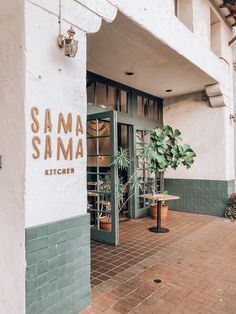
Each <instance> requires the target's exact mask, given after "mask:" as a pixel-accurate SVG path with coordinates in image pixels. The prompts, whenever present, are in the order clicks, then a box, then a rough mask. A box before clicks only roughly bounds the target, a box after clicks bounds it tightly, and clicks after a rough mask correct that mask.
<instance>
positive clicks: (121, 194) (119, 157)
mask: <svg viewBox="0 0 236 314" xmlns="http://www.w3.org/2000/svg"><path fill="white" fill-rule="evenodd" d="M111 166H117V168H118V170H128V169H129V167H130V159H129V156H128V150H127V149H123V148H122V147H120V148H119V151H118V152H117V154H116V155H115V156H114V157H113V161H112V164H111ZM100 184H101V189H100V191H101V192H105V193H107V194H104V197H103V203H104V207H105V211H106V214H105V215H106V217H107V218H108V220H111V195H110V194H109V193H110V192H111V177H110V176H105V177H104V179H103V180H101V181H100ZM129 186H130V190H131V191H132V192H131V193H130V195H129V196H128V197H127V198H126V199H125V194H126V191H127V189H128V187H129ZM135 189H142V182H141V178H140V177H138V176H137V171H136V172H135V173H133V174H132V175H131V176H130V178H129V180H128V181H127V182H125V178H124V177H123V176H122V175H119V176H118V193H117V200H118V208H119V212H121V211H122V210H123V209H124V208H125V206H126V204H127V203H128V201H129V200H130V198H131V197H133V195H134V193H135V192H134V191H135ZM101 215H102V214H101Z"/></svg>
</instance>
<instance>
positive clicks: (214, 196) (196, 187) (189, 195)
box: [165, 179, 235, 216]
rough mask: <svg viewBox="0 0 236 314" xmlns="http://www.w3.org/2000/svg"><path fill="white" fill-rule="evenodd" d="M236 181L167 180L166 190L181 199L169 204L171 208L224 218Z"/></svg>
mask: <svg viewBox="0 0 236 314" xmlns="http://www.w3.org/2000/svg"><path fill="white" fill-rule="evenodd" d="M234 188H235V181H234V180H231V181H214V180H183V179H165V190H166V191H168V193H169V194H173V195H178V196H180V199H179V200H177V201H172V202H169V205H170V208H171V209H174V210H179V211H185V212H190V213H197V214H206V215H213V216H223V215H224V209H225V206H226V203H227V200H228V197H229V196H230V194H231V193H232V192H233V191H234Z"/></svg>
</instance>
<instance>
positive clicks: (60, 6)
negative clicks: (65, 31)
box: [58, 0, 62, 35]
mask: <svg viewBox="0 0 236 314" xmlns="http://www.w3.org/2000/svg"><path fill="white" fill-rule="evenodd" d="M61 1H62V0H59V18H58V24H59V34H60V35H61V15H62V14H61V12H62V3H61Z"/></svg>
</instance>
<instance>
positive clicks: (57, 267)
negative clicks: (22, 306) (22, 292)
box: [25, 214, 91, 314]
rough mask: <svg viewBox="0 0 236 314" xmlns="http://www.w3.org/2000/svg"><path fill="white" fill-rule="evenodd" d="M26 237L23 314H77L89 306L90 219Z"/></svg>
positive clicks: (39, 230)
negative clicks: (24, 313)
mask: <svg viewBox="0 0 236 314" xmlns="http://www.w3.org/2000/svg"><path fill="white" fill-rule="evenodd" d="M25 233H26V234H25V236H26V262H27V268H26V314H37V313H40V314H78V312H79V311H80V310H81V309H83V308H85V307H87V306H88V305H89V304H90V303H91V290H90V221H89V215H87V214H86V215H83V216H78V217H73V218H70V219H66V220H61V221H57V222H53V223H50V224H46V225H41V226H36V227H32V228H28V229H26V231H25Z"/></svg>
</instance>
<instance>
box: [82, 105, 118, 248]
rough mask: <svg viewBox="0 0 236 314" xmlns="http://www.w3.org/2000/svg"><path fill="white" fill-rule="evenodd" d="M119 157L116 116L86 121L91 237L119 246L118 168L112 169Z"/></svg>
mask: <svg viewBox="0 0 236 314" xmlns="http://www.w3.org/2000/svg"><path fill="white" fill-rule="evenodd" d="M116 153H117V113H116V112H115V111H107V112H101V113H96V114H91V115H88V117H87V186H88V212H89V213H90V219H91V237H92V239H94V240H97V241H101V242H105V243H109V244H113V245H118V242H119V213H118V204H117V197H116V196H117V180H118V174H117V169H116V167H113V166H111V163H112V157H113V156H114V155H115V154H116Z"/></svg>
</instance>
